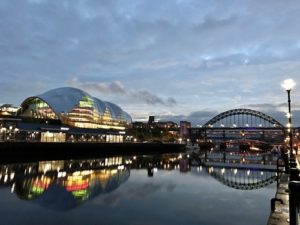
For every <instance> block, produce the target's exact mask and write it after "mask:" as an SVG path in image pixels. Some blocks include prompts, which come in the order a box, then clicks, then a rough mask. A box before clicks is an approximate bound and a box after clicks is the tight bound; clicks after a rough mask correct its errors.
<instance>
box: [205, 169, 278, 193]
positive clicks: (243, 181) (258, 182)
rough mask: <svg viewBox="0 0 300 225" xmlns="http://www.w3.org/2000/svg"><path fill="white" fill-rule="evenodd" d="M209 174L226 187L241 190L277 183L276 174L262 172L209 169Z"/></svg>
mask: <svg viewBox="0 0 300 225" xmlns="http://www.w3.org/2000/svg"><path fill="white" fill-rule="evenodd" d="M207 172H208V173H209V174H210V175H211V176H212V177H214V178H215V179H217V180H218V181H219V182H221V183H223V184H224V185H226V186H228V187H231V188H234V189H240V190H252V189H259V188H263V187H266V186H268V185H270V184H272V183H274V182H275V181H276V178H277V176H276V173H275V172H273V171H262V170H250V169H247V170H243V169H236V168H230V169H228V168H227V169H226V168H218V167H207Z"/></svg>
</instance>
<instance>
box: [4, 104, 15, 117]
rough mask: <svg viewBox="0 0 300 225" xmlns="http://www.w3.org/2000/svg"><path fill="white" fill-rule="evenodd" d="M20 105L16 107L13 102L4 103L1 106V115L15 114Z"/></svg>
mask: <svg viewBox="0 0 300 225" xmlns="http://www.w3.org/2000/svg"><path fill="white" fill-rule="evenodd" d="M18 109H19V107H15V106H13V105H12V104H4V105H2V106H0V115H1V116H15V115H16V114H17V111H18Z"/></svg>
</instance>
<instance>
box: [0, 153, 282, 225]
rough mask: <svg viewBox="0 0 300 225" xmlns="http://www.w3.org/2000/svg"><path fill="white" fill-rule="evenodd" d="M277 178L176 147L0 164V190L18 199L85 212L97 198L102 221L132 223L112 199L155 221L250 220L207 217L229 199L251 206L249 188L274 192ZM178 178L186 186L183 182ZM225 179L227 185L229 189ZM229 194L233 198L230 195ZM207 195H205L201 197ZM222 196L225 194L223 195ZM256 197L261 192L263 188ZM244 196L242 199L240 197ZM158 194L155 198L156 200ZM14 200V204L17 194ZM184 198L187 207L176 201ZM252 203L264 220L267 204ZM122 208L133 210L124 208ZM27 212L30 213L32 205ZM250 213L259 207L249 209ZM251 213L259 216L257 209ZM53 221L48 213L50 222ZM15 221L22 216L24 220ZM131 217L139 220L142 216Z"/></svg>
mask: <svg viewBox="0 0 300 225" xmlns="http://www.w3.org/2000/svg"><path fill="white" fill-rule="evenodd" d="M275 180H276V173H275V172H273V171H267V170H247V169H244V170H243V169H237V168H222V167H220V168H218V167H204V166H202V165H197V166H191V160H190V159H189V158H188V157H187V156H186V155H180V154H165V155H155V156H130V157H129V156H126V157H125V156H123V157H108V158H101V159H89V160H87V159H85V160H64V161H41V162H36V163H23V164H8V165H1V166H0V187H1V189H0V195H1V193H3V190H5V188H9V189H10V191H11V193H12V195H15V196H17V197H18V198H19V199H22V200H25V201H26V202H31V203H34V204H35V205H36V206H42V208H44V209H48V210H49V209H50V210H51V211H52V212H55V211H60V212H64V211H66V210H67V211H68V212H70V211H74V210H75V211H76V216H77V217H79V218H81V217H82V218H83V217H85V210H87V208H86V207H88V209H89V210H88V212H89V213H92V212H94V207H92V205H91V204H89V202H91V203H92V204H93V201H92V200H95V201H96V202H99V201H100V203H98V204H99V205H100V206H101V207H102V208H101V207H100V206H99V205H98V206H97V207H99V210H100V208H101V210H102V212H103V213H104V214H103V213H102V214H101V218H102V219H103V217H105V218H106V219H103V220H104V224H132V223H131V222H130V219H129V221H127V222H126V221H125V219H124V221H123V220H122V222H120V221H118V222H117V221H116V218H115V215H114V214H115V213H117V212H116V211H115V210H114V207H117V209H118V216H120V217H122V218H123V217H124V218H125V215H127V216H128V215H131V213H133V214H134V212H135V211H139V212H140V213H142V214H143V215H144V216H146V218H145V219H150V218H151V219H154V220H155V221H156V222H154V223H153V224H170V223H172V224H182V223H183V222H184V221H185V222H186V221H189V220H191V221H190V224H198V222H200V221H202V222H205V221H206V224H210V223H207V221H210V220H215V221H213V223H211V224H232V225H233V224H253V221H252V222H251V223H250V222H249V223H248V222H247V220H245V219H243V222H241V221H237V222H232V221H228V223H226V222H225V221H224V218H216V217H215V216H211V217H210V213H212V212H214V210H216V212H214V213H215V214H220V216H221V215H222V216H223V213H225V214H226V213H227V214H228V213H231V211H228V210H227V209H226V207H227V206H228V205H231V204H232V206H231V207H233V206H234V207H237V210H238V208H241V207H245V209H247V210H249V213H250V209H251V207H252V205H247V204H248V203H249V202H251V201H254V199H253V198H254V197H253V194H251V192H253V191H255V190H253V189H263V191H262V192H255V195H257V196H258V195H259V193H268V196H273V195H274V190H275V189H274V187H272V188H270V190H267V189H266V187H268V186H269V185H270V184H271V183H273V182H274V181H275ZM181 186H182V187H183V186H184V187H185V188H183V189H181V188H180V187H181ZM162 187H165V189H164V188H162ZM224 187H227V188H230V189H231V190H232V191H230V192H228V190H227V189H225V188H224ZM235 189H240V190H235ZM154 190H155V191H154ZM164 190H168V191H167V192H166V191H164ZM199 190H201V191H199ZM212 190H215V191H216V193H217V194H213V195H212V194H211V191H212ZM226 190H227V191H226ZM241 190H249V191H247V192H249V194H243V195H241V192H237V191H241ZM250 190H251V191H250ZM149 191H150V192H153V193H151V198H150V199H149V198H147V196H148V193H147V194H146V192H149ZM158 191H159V192H158ZM222 191H226V192H225V193H223V192H222ZM155 193H157V194H155ZM243 193H244V192H243ZM231 194H232V195H233V196H234V197H233V198H231V197H229V196H230V195H231ZM101 196H103V197H101ZM140 196H142V199H141V202H140V200H138V199H136V197H140ZM208 196H209V199H207V198H208ZM236 196H237V197H236ZM268 196H267V197H266V198H265V201H266V205H269V198H268ZM224 198H225V199H227V198H230V199H227V200H226V202H223V199H224ZM235 198H236V199H235ZM238 198H239V199H238ZM259 198H260V199H261V196H260V197H259ZM9 199H10V198H9ZM247 199H248V200H247ZM245 200H247V203H245V202H244V201H245ZM10 201H12V200H8V204H9V202H10ZM19 201H20V200H19ZM111 201H113V202H114V204H113V205H114V207H113V208H111V205H110V204H109V205H106V206H105V205H103V203H102V202H104V203H105V202H106V203H108V202H111ZM255 201H256V200H255ZM116 202H117V203H116ZM158 202H159V205H157V204H158ZM242 202H243V203H242ZM82 203H85V204H82ZM187 203H188V205H187ZM15 204H17V207H18V205H21V202H17V203H15ZM115 204H116V205H115ZM123 204H124V207H123ZM153 204H155V205H157V206H155V209H153ZM168 204H171V205H168ZM222 204H225V205H224V206H223V207H221V211H220V209H219V208H218V207H219V206H221V205H222ZM85 205H86V207H84V206H85ZM125 205H126V206H125ZM163 205H166V207H164V206H163ZM78 206H80V207H78ZM183 206H184V207H185V208H186V209H182V207H183ZM3 207H5V206H4V205H1V204H0V210H1V209H2V208H3ZM91 207H92V208H91ZM149 207H150V208H149ZM207 207H211V209H209V211H208V212H209V213H208V212H206V210H208V209H207ZM224 207H225V208H224ZM256 208H257V207H256ZM256 208H253V209H252V210H254V211H255V210H262V212H261V213H262V216H263V215H265V218H264V220H262V221H254V222H255V224H264V223H266V220H267V216H268V212H269V208H267V209H256ZM128 209H131V210H133V211H132V212H131V211H128ZM149 209H150V210H151V212H152V213H154V214H153V215H152V214H149V211H148V210H149ZM35 210H36V209H35ZM156 210H157V212H156ZM170 210H171V211H170ZM182 210H183V211H184V212H185V213H183V214H182V215H181V217H182V218H181V220H178V221H177V222H176V221H173V218H172V217H173V213H172V211H178V212H181V211H182ZM187 210H188V211H187ZM51 211H47V214H50V215H51V214H52V213H51ZM96 211H97V212H98V213H96V212H94V213H92V214H93V216H92V217H93V219H91V220H92V221H97V216H100V214H99V211H98V210H96ZM202 212H203V214H202ZM266 212H267V213H266ZM28 213H29V214H31V216H33V215H34V214H35V211H29V212H28ZM243 213H244V214H245V213H246V215H247V211H246V210H244V211H243V212H241V213H239V215H236V216H237V217H246V216H243ZM252 213H253V212H252ZM255 213H256V214H258V213H260V212H256V211H255ZM98 214H99V215H98ZM64 216H67V214H64ZM222 216H221V217H222ZM227 216H228V215H227ZM232 216H233V215H232ZM147 217H149V218H147ZM191 217H193V219H191ZM249 218H250V217H249ZM127 219H128V218H127ZM256 219H259V216H257V218H256ZM8 221H10V220H8ZM10 222H11V221H10ZM23 222H24V221H23ZM56 222H57V221H56V220H55V217H54V219H53V220H52V221H51V223H56ZM51 223H50V222H49V224H51ZM16 224H18V223H16ZM21 224H26V222H25V223H21ZM74 224H84V221H81V219H79V220H78V221H76V222H75V223H74ZM136 224H144V221H143V222H142V221H140V222H139V223H136Z"/></svg>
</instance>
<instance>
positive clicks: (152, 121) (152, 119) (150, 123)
mask: <svg viewBox="0 0 300 225" xmlns="http://www.w3.org/2000/svg"><path fill="white" fill-rule="evenodd" d="M154 118H155V117H154V116H149V119H148V125H152V124H153V123H154Z"/></svg>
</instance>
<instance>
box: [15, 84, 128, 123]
mask: <svg viewBox="0 0 300 225" xmlns="http://www.w3.org/2000/svg"><path fill="white" fill-rule="evenodd" d="M34 98H39V99H41V100H42V101H44V102H46V103H47V104H48V105H49V106H50V107H51V109H52V110H53V112H54V113H55V114H56V115H57V116H58V117H59V116H60V115H61V113H69V112H71V111H72V109H74V108H75V107H76V106H77V105H78V104H79V102H80V101H81V100H82V99H84V98H88V99H90V100H91V101H92V105H93V107H94V109H95V110H96V111H98V112H99V114H100V115H103V114H104V112H105V110H106V109H108V110H109V111H110V113H111V116H112V119H116V120H123V121H126V122H128V123H130V122H131V117H130V116H129V114H128V113H126V112H124V111H123V110H122V109H121V108H120V107H119V106H117V105H116V104H113V103H111V102H106V101H102V100H100V99H98V98H95V97H93V96H91V95H90V94H88V93H87V92H85V91H82V90H80V89H78V88H73V87H61V88H56V89H52V90H49V91H47V92H45V93H43V94H40V95H36V96H32V97H29V98H27V99H25V100H24V101H23V103H22V104H21V107H24V106H25V105H26V104H27V103H28V102H29V101H30V100H31V99H34Z"/></svg>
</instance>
